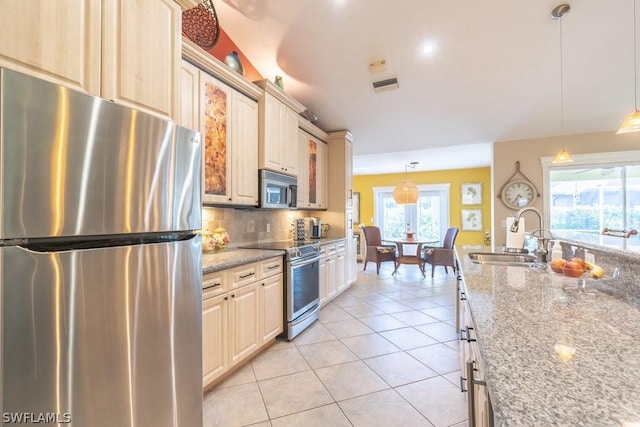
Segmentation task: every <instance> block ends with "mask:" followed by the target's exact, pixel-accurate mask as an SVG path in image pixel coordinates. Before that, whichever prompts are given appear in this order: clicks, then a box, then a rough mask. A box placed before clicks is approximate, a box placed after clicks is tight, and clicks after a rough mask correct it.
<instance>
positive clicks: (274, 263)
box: [260, 257, 282, 278]
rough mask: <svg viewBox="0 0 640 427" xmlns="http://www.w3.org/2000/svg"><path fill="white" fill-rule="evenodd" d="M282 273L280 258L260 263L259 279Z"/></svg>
mask: <svg viewBox="0 0 640 427" xmlns="http://www.w3.org/2000/svg"><path fill="white" fill-rule="evenodd" d="M280 273H282V257H277V258H271V259H267V260H265V261H261V262H260V277H261V278H264V277H270V276H273V275H275V274H280Z"/></svg>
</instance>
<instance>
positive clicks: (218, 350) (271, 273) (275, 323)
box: [202, 257, 284, 389]
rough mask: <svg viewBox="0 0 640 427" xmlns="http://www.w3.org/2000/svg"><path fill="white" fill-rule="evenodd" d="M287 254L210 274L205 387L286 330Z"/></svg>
mask: <svg viewBox="0 0 640 427" xmlns="http://www.w3.org/2000/svg"><path fill="white" fill-rule="evenodd" d="M282 261H283V260H282V257H276V258H270V259H267V260H264V261H260V262H255V263H248V264H245V265H241V266H238V267H234V268H230V269H228V270H222V271H219V272H215V273H211V274H205V276H204V280H203V283H204V286H205V289H204V291H203V301H202V383H203V387H204V388H205V389H206V388H208V387H210V386H212V385H213V384H214V383H215V382H216V380H218V379H219V378H220V377H221V376H222V375H224V374H225V373H227V372H229V371H230V370H231V369H234V368H235V367H236V366H239V365H240V364H241V363H242V362H244V361H246V360H248V359H249V358H250V357H251V356H253V355H255V354H256V353H257V352H259V351H260V350H261V349H262V348H263V347H265V346H267V345H268V344H269V343H271V342H272V341H273V340H274V339H275V337H276V336H278V335H279V334H280V333H281V332H282V331H283V330H284V325H283V318H284V313H283V274H282V271H283V264H282Z"/></svg>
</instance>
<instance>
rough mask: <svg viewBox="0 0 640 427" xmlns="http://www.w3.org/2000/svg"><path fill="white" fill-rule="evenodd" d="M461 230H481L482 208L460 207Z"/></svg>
mask: <svg viewBox="0 0 640 427" xmlns="http://www.w3.org/2000/svg"><path fill="white" fill-rule="evenodd" d="M461 213H462V222H461V224H462V231H482V209H462V210H461Z"/></svg>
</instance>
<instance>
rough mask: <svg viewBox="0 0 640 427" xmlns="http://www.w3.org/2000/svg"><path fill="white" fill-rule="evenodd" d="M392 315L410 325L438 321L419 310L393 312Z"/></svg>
mask: <svg viewBox="0 0 640 427" xmlns="http://www.w3.org/2000/svg"><path fill="white" fill-rule="evenodd" d="M392 316H393V317H395V318H396V319H398V320H400V321H401V322H404V323H406V324H407V325H409V326H417V325H425V324H427V323H434V322H437V321H438V320H436V319H434V318H433V317H431V316H427V315H426V314H424V313H423V312H421V311H418V310H412V311H403V312H402V313H393V314H392Z"/></svg>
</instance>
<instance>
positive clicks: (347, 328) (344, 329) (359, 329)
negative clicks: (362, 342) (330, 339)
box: [325, 319, 374, 338]
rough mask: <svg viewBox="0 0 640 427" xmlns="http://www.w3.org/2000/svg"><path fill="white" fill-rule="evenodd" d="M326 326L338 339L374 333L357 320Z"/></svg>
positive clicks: (327, 324) (332, 323) (326, 324)
mask: <svg viewBox="0 0 640 427" xmlns="http://www.w3.org/2000/svg"><path fill="white" fill-rule="evenodd" d="M325 326H326V327H327V329H329V330H330V331H331V332H332V333H333V334H334V335H335V336H336V337H338V338H346V337H355V336H357V335H365V334H371V333H373V332H374V331H373V330H371V329H370V328H368V327H367V326H366V325H365V324H364V323H362V322H361V321H359V320H357V319H353V320H343V321H341V322H331V323H325Z"/></svg>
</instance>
